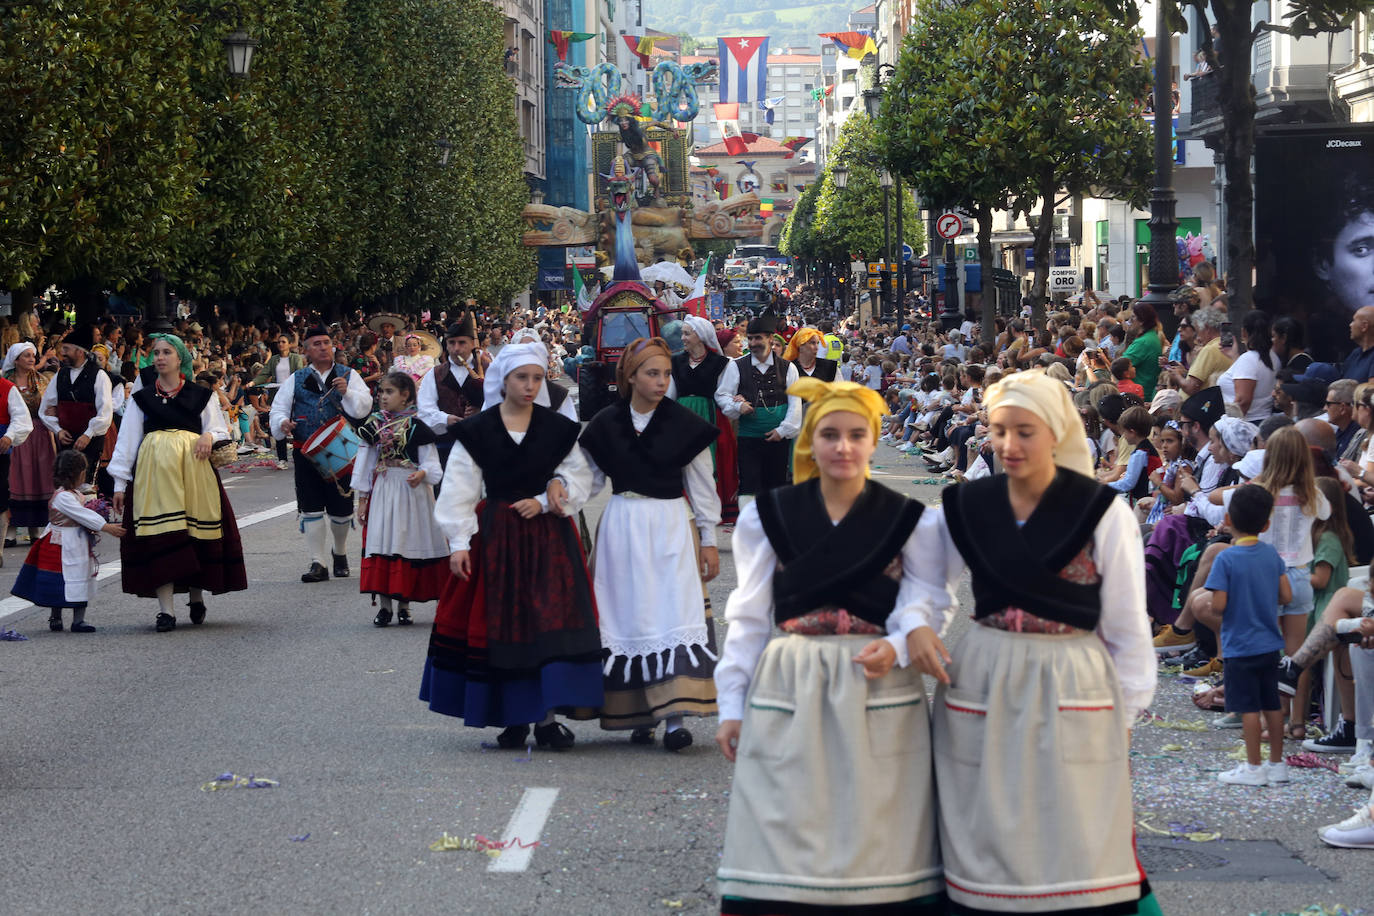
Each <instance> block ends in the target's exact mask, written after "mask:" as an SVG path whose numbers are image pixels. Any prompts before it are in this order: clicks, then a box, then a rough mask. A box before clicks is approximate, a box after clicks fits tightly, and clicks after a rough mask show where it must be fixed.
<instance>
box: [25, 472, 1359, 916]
mask: <svg viewBox="0 0 1374 916" xmlns="http://www.w3.org/2000/svg"><path fill="white" fill-rule="evenodd" d="M876 464H877V469H876V472H875V473H876V474H877V475H878V477H879V479H881V480H883V481H884V482H886V483H888V484H890V485H893V486H896V487H897V488H899V489H901V490H903V491H905V492H907V493H910V494H912V495H917V496H920V497H922V498H925V499H926V500H927V501H931V500H933V499H935V498H937V497H938V492H939V490H938V487H935V486H931V485H927V484H915V483H912V480H913V478H916V477H919V476H923V475H920V474H919V473H917V472H915V466H916V465H917V464H918V462H916V461H915V460H914V459H904V458H901V457H898V456H897V455H896V453H894V452H892V451H891V450H889V449H887V448H886V447H884V448H883V450H882V451H881V453H880V455H879V457H878V459H877V462H876ZM227 487H228V490H229V494H230V498H231V499H232V500H233V502H234V506H235V510H236V512H237V513H238V515H239V517H240V518H241V519H245V520H246V521H254V520H255V519H257V520H256V521H255V523H254V524H251V525H248V526H246V527H245V528H244V532H243V533H244V543H245V548H246V551H247V556H248V565H249V580H250V583H251V584H250V588H249V590H248V591H247V592H243V593H239V594H235V595H229V596H224V597H219V598H213V599H212V600H211V601H210V602H209V606H210V609H209V617H208V620H207V621H206V623H205V625H204V626H202V627H195V628H193V627H191V626H189V624H188V623H187V621H186V619H185V611H184V599H182V600H181V602H179V603H180V604H181V606H180V607H179V608H178V613H179V617H180V618H181V619H180V626H179V627H178V629H177V630H176V631H175V632H172V633H167V634H155V633H154V632H153V631H152V623H153V616H154V613H155V611H156V608H155V603H154V602H152V601H147V600H141V599H136V598H130V597H128V596H125V595H123V594H122V593H120V591H119V587H118V578H117V576H116V577H113V578H109V579H106V580H105V581H103V582H102V583H101V585H100V593H99V597H98V598H97V600H96V603H95V605H94V606H93V607H92V609H91V611H90V613H89V615H88V619H89V620H90V622H92V623H94V624H95V625H96V626H98V627H99V628H100V631H99V632H98V633H95V634H92V635H89V636H82V635H74V634H71V633H67V632H63V633H49V632H48V629H47V626H46V617H47V611H46V610H45V609H39V608H32V607H30V608H26V609H23V608H19V607H16V605H17V602H15V603H12V604H10V605H0V615H6V616H4V618H3V619H0V627H4V626H13V627H14V628H15V629H16V630H17V631H18V632H19V633H22V634H24V635H26V636H28V637H29V639H28V640H27V641H23V642H10V641H4V642H0V710H3V713H4V720H3V722H4V730H3V737H0V856H2V857H3V858H2V861H3V862H4V866H5V870H4V879H3V890H0V900H3V903H0V911H3V912H5V913H14V914H28V913H58V912H61V913H69V912H83V913H112V914H113V913H321V912H346V913H383V912H439V911H445V912H451V913H482V914H488V913H490V914H498V913H499V914H524V913H542V914H564V913H567V914H583V913H596V914H621V913H624V914H647V913H669V914H673V913H684V914H687V913H695V914H702V913H709V912H711V911H712V908H713V905H714V902H715V901H714V897H713V895H714V880H713V876H714V870H715V867H716V863H717V861H718V858H719V851H720V843H721V838H722V831H723V829H724V818H725V812H726V806H727V804H728V800H729V788H730V768H729V765H728V764H726V763H725V761H724V760H723V759H722V758H721V757H720V755H719V753H718V752H716V750H715V748H714V745H713V743H712V741H711V735H712V734H713V732H714V729H715V722H714V720H708V721H700V720H689V724H690V726H691V728H692V731H693V732H694V733H695V735H696V738H697V743H696V745H695V746H694V747H692V748H689V749H688V750H686V751H684V752H682V753H680V754H676V755H674V754H669V753H667V752H665V751H664V750H663V749H662V748H661V747H660V746H655V747H650V748H642V747H635V746H632V745H630V744H629V743H628V742H627V741H626V739H625V737H624V735H623V734H610V733H603V732H600V731H599V730H598V729H597V728H596V726H595V723H574V724H573V728H574V730H575V731H576V732H577V735H578V746H577V748H576V749H575V750H573V751H571V752H566V753H542V752H539V751H534V752H532V753H530V754H529V755H528V756H520V755H513V754H510V753H507V752H500V751H494V750H488V749H485V748H484V747H483V742H484V741H488V742H489V741H492V740H493V739H494V737H495V730H485V731H479V730H476V729H467V728H465V727H463V725H462V724H461V723H460V722H458V721H457V720H454V719H449V718H446V717H442V716H437V715H434V714H432V713H430V712H428V710H427V709H426V708H425V706H424V705H423V704H422V703H420V702H419V701H418V700H417V699H416V694H417V691H418V687H419V680H420V673H421V667H422V664H423V659H424V654H425V642H426V639H427V636H428V624H429V623H430V622H431V620H432V613H433V611H432V605H420V606H418V607H417V608H416V609H415V614H416V620H417V624H418V625H417V626H414V627H410V628H398V627H394V626H393V627H390V628H387V629H385V630H378V629H376V628H374V627H373V626H372V625H371V617H372V614H373V610H372V609H371V608H370V607H369V606H368V602H367V601H366V600H365V599H363V598H362V597H361V596H360V595H359V594H358V592H357V580H356V579H348V580H331V581H330V582H327V583H322V584H318V585H303V584H301V582H300V581H299V576H300V573H301V572H302V571H303V570H304V568H305V566H306V563H307V558H306V556H305V554H304V551H303V545H302V542H301V539H300V536H299V535H298V534H297V533H296V528H295V518H294V513H293V512H292V511H291V509H290V506H291V500H292V494H291V478H290V474H289V472H277V471H273V470H253V471H250V472H248V473H246V474H243V475H230V477H229V479H228V481H227ZM594 508H595V507H594ZM273 510H276V511H278V512H282V513H283V514H280V515H276V516H275V517H267V516H269V515H270V514H271V513H272V511H273ZM725 546H726V548H727V549H725V550H724V551H723V555H722V574H721V577H720V578H719V580H717V581H716V582H714V583H712V586H711V595H712V600H713V602H714V604H715V607H716V608H717V613H721V612H722V611H723V608H724V606H725V599H726V596H727V595H728V593H729V590H730V588H731V586H732V584H733V566H732V563H731V559H730V553H729V550H728V539H726V542H725ZM351 547H352V552H353V554H354V555H355V556H356V550H357V541H356V537H355V538H354V540H353V543H352V545H351ZM23 553H24V550H23V548H11V549H10V550H7V551H5V564H6V565H5V567H4V568H3V569H0V593H7V592H8V588H9V585H10V583H11V582H12V581H13V577H14V575H15V574H16V572H17V568H18V566H19V564H20V563H21V562H22V558H23ZM104 553H106V554H108V553H109V549H108V546H107V547H106V548H105V551H104ZM355 566H356V561H355ZM966 626H967V622H966V621H963V620H961V621H958V622H957V623H956V625H955V631H954V633H953V634H952V636H951V639H956V638H957V635H958V633H959V632H961V631H962V629H963V628H964V627H966ZM1185 690H1186V687H1185V686H1184V685H1179V684H1176V683H1174V682H1169V683H1168V684H1166V686H1165V688H1164V689H1163V691H1162V693H1161V702H1160V704H1159V706H1158V707H1157V711H1158V712H1159V713H1160V714H1161V715H1164V716H1165V717H1167V718H1169V719H1183V720H1197V719H1199V718H1201V717H1200V716H1198V715H1192V714H1189V712H1188V710H1190V709H1192V707H1191V705H1190V704H1187V701H1186V697H1185ZM1234 739H1235V733H1234V732H1228V733H1221V732H1200V733H1198V732H1187V731H1175V730H1170V729H1163V728H1159V727H1156V726H1148V727H1140V728H1137V729H1136V731H1135V737H1134V745H1135V752H1134V753H1135V755H1136V759H1135V761H1134V764H1135V767H1136V773H1137V793H1136V794H1137V803H1138V806H1139V808H1140V812H1141V817H1142V818H1143V819H1146V820H1147V822H1149V823H1151V824H1152V825H1157V826H1158V827H1160V828H1163V829H1166V830H1167V829H1169V827H1168V825H1169V824H1170V823H1178V824H1181V825H1188V826H1189V827H1190V828H1194V829H1197V830H1202V831H1218V832H1220V833H1222V834H1223V835H1224V837H1225V840H1226V841H1230V840H1265V841H1276V842H1277V843H1278V844H1281V845H1280V846H1279V847H1278V853H1277V857H1275V855H1274V849H1273V847H1270V848H1269V849H1268V852H1269V853H1270V854H1271V855H1270V857H1269V858H1265V850H1264V849H1254V848H1251V847H1246V846H1244V845H1243V844H1236V843H1227V842H1225V841H1216V842H1215V843H1211V844H1209V843H1196V842H1192V841H1188V840H1177V841H1175V840H1170V839H1167V838H1166V839H1164V840H1162V841H1155V842H1156V845H1155V847H1153V848H1154V849H1158V850H1159V851H1152V849H1147V850H1146V854H1147V860H1153V861H1156V862H1159V863H1162V865H1161V869H1160V870H1156V872H1155V874H1154V875H1153V880H1154V882H1155V884H1156V887H1157V890H1158V891H1159V894H1160V897H1161V899H1162V901H1163V903H1164V905H1165V911H1166V912H1168V913H1171V914H1173V913H1186V914H1247V913H1251V912H1259V911H1263V910H1268V911H1270V912H1273V913H1278V912H1285V911H1293V910H1298V909H1300V908H1301V907H1302V906H1305V905H1307V904H1310V903H1313V902H1317V901H1322V902H1326V903H1338V902H1339V903H1345V904H1347V905H1357V904H1362V905H1365V906H1374V880H1371V878H1374V853H1362V852H1351V851H1338V850H1328V849H1326V848H1325V847H1323V846H1322V844H1321V843H1320V841H1318V840H1317V838H1316V835H1315V832H1314V830H1315V827H1316V826H1317V825H1319V824H1322V823H1327V822H1329V821H1333V820H1339V819H1340V818H1342V817H1344V816H1345V813H1346V810H1347V808H1348V806H1349V805H1353V804H1355V803H1357V802H1358V801H1359V800H1360V798H1362V797H1363V793H1360V792H1357V791H1356V790H1351V789H1345V788H1344V787H1342V786H1340V785H1339V783H1337V782H1336V781H1335V779H1334V777H1333V776H1331V774H1329V773H1326V772H1324V771H1302V772H1299V773H1298V779H1297V781H1296V783H1295V785H1294V787H1292V788H1289V789H1280V790H1253V791H1247V790H1241V789H1226V788H1224V787H1220V786H1218V785H1217V784H1216V783H1215V782H1214V781H1213V779H1212V777H1213V775H1214V774H1213V773H1212V772H1209V771H1208V769H1207V768H1209V767H1213V768H1221V767H1222V765H1223V764H1224V765H1225V766H1229V765H1230V763H1229V761H1224V760H1223V759H1222V758H1223V757H1224V754H1225V753H1226V752H1227V751H1229V750H1230V748H1231V746H1232V743H1233V741H1234ZM1166 746H1168V747H1169V748H1170V749H1169V750H1165V747H1166ZM1174 746H1179V747H1181V748H1182V750H1173V749H1172V748H1173V747H1174ZM228 772H232V773H235V774H238V775H240V776H248V775H249V774H252V775H253V776H256V777H265V778H268V779H271V780H276V781H278V782H279V785H277V786H276V787H273V788H258V789H252V788H234V789H226V790H221V791H213V792H210V791H202V786H203V785H204V784H205V783H207V782H209V781H211V780H214V779H215V778H216V777H217V776H219V775H220V774H223V773H228ZM538 790H547V791H538ZM445 833H447V834H449V835H451V836H455V837H469V838H470V837H473V836H474V835H480V836H483V837H486V838H490V839H492V840H495V841H501V840H506V841H509V840H511V839H515V840H517V842H516V843H514V844H513V847H512V848H511V849H509V850H508V851H505V852H502V853H500V854H499V855H498V856H495V857H492V856H490V855H488V854H487V853H485V852H483V851H481V850H453V851H439V852H436V851H431V850H430V848H429V846H430V844H431V843H433V842H434V841H436V840H438V839H440V837H441V836H442V835H443V834H445ZM1144 836H1145V834H1142V837H1144ZM536 841H537V845H532V844H535V842H536ZM1046 841H1047V842H1052V841H1053V838H1052V837H1047V838H1046ZM1142 842H1144V840H1142ZM1208 849H1211V850H1213V852H1211V853H1209V854H1205V853H1206V851H1207V850H1208ZM1218 862H1220V863H1221V864H1217V863H1218ZM1285 863H1286V864H1285ZM1241 865H1248V866H1253V867H1251V868H1250V869H1249V870H1248V871H1247V870H1246V868H1239V867H1238V866H1241ZM1175 869H1177V870H1175ZM1213 875H1215V876H1216V877H1212V876H1213ZM1180 879H1182V880H1180Z"/></svg>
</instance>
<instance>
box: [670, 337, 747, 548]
mask: <svg viewBox="0 0 1374 916" xmlns="http://www.w3.org/2000/svg"><path fill="white" fill-rule="evenodd" d="M682 322H683V328H682V343H683V346H684V349H683V352H681V353H678V354H676V355H675V356H673V382H672V385H670V386H669V391H668V397H670V398H672V399H673V400H675V401H677V402H678V403H679V404H681V405H682V406H683V407H686V408H687V409H688V410H690V411H691V412H692V413H694V414H696V415H697V416H699V417H702V418H703V419H705V420H706V421H707V422H709V423H714V424H715V426H716V429H718V430H720V437H719V438H718V439H716V441H715V443H714V444H713V445H712V446H711V457H712V458H713V459H714V461H715V473H716V495H717V496H719V497H720V517H721V521H723V522H724V523H725V524H727V525H733V524H734V523H735V519H736V518H737V517H738V516H739V459H738V456H737V455H736V450H735V427H734V424H732V423H731V422H730V418H729V417H727V416H726V415H725V413H724V411H723V410H721V408H720V406H719V405H720V401H719V400H718V399H722V400H724V401H730V400H731V399H732V398H733V396H734V391H735V389H736V388H737V387H739V367H738V366H736V365H735V363H734V361H733V360H730V359H726V357H725V354H724V353H723V352H722V351H721V348H720V339H719V338H718V336H717V334H716V329H715V328H714V327H712V325H711V322H709V321H707V320H706V319H705V318H701V317H699V316H697V315H687V316H685V317H684V318H683V319H682Z"/></svg>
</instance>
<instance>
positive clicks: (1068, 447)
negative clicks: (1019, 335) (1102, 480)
mask: <svg viewBox="0 0 1374 916" xmlns="http://www.w3.org/2000/svg"><path fill="white" fill-rule="evenodd" d="M984 403H986V405H987V409H988V416H989V417H991V416H992V413H993V411H995V410H996V409H997V408H999V407H1024V408H1025V409H1026V410H1029V411H1030V412H1031V413H1033V414H1035V415H1036V416H1037V417H1039V418H1040V419H1042V420H1044V421H1045V423H1046V424H1047V425H1048V426H1049V428H1050V433H1051V434H1052V435H1053V436H1054V439H1055V446H1054V463H1055V464H1057V465H1059V466H1060V467H1061V468H1065V469H1066V470H1070V471H1076V472H1078V473H1079V474H1083V475H1084V476H1086V477H1091V476H1093V459H1092V455H1090V454H1089V453H1088V435H1087V433H1086V432H1085V431H1084V429H1083V418H1082V417H1081V416H1080V415H1079V413H1078V409H1077V408H1075V407H1074V406H1073V398H1072V397H1071V396H1070V395H1069V389H1068V387H1067V386H1065V384H1064V383H1063V382H1056V381H1055V380H1054V379H1052V378H1050V377H1049V376H1047V375H1046V374H1045V372H1044V370H1043V369H1034V370H1030V371H1026V372H1017V373H1015V374H1014V375H1009V376H1007V377H1006V378H1004V379H1002V381H1000V382H998V383H997V384H996V385H993V386H992V387H991V388H989V389H988V394H987V397H986V398H984Z"/></svg>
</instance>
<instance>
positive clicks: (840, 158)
mask: <svg viewBox="0 0 1374 916" xmlns="http://www.w3.org/2000/svg"><path fill="white" fill-rule="evenodd" d="M839 167H843V168H846V169H848V170H849V180H848V182H847V184H846V186H845V187H844V188H840V187H839V186H837V185H836V184H835V180H834V170H835V169H836V168H839ZM882 168H883V158H882V149H881V147H880V145H879V141H878V131H877V128H876V126H875V123H874V121H873V119H872V118H870V117H868V115H866V114H862V113H859V112H855V113H854V114H852V115H850V116H849V118H848V119H847V120H846V121H845V122H844V125H843V126H842V127H841V128H840V135H839V137H838V138H837V139H836V141H835V148H834V150H833V151H832V152H831V154H830V156H829V157H828V158H827V160H826V165H825V170H824V172H823V173H822V180H821V182H820V190H819V192H818V193H817V196H816V213H815V217H814V218H813V220H812V224H811V225H812V232H813V233H814V235H815V237H816V241H817V245H818V249H819V251H822V252H826V253H829V254H832V255H834V256H837V257H844V256H848V255H863V256H865V257H868V258H880V257H883V255H884V252H883V229H884V227H883V190H882V188H881V187H880V186H879V183H878V172H879V170H880V169H882ZM890 197H891V195H889V201H888V212H889V220H890V222H891V223H894V224H895V221H896V220H895V217H896V210H895V208H896V206H897V201H894V200H891V199H890ZM903 197H904V198H905V199H904V200H903V201H902V206H903V211H902V220H903V221H904V223H905V228H906V233H907V238H908V239H918V240H919V242H920V243H921V244H922V245H923V244H924V242H925V234H924V232H922V231H921V215H920V212H919V211H918V210H917V209H916V204H915V203H914V202H913V201H912V199H911V197H910V195H903ZM913 247H915V246H913Z"/></svg>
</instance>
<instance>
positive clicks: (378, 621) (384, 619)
mask: <svg viewBox="0 0 1374 916" xmlns="http://www.w3.org/2000/svg"><path fill="white" fill-rule="evenodd" d="M389 623H391V612H390V611H388V610H387V609H386V608H382V609H381V610H380V611H378V612H377V616H376V617H373V618H372V625H373V626H374V627H384V626H386V625H387V624H389Z"/></svg>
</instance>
